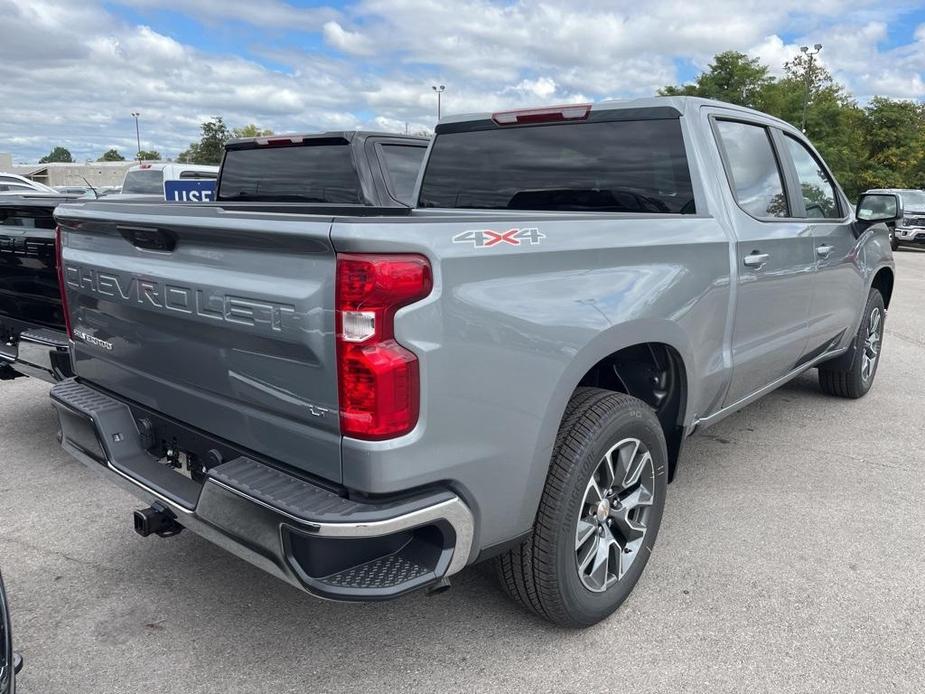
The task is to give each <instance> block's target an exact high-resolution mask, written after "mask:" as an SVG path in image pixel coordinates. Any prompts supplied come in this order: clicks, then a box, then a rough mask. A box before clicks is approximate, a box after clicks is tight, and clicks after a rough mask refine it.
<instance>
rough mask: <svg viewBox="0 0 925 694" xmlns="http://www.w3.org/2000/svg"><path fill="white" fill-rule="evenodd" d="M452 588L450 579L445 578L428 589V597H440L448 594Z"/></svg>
mask: <svg viewBox="0 0 925 694" xmlns="http://www.w3.org/2000/svg"><path fill="white" fill-rule="evenodd" d="M451 587H452V586H450V579H448V578H447V577H446V576H444V577H443V578H441V579H440V580H439V581H437V582H436V583H434V584H433V585H432V586H431V587H430V588H428V589H427V595H440V593H445V592H447V591H448V590H449V589H450V588H451Z"/></svg>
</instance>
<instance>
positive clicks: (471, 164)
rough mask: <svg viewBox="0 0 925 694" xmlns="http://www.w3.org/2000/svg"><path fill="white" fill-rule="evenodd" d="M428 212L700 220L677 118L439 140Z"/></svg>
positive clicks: (427, 182)
mask: <svg viewBox="0 0 925 694" xmlns="http://www.w3.org/2000/svg"><path fill="white" fill-rule="evenodd" d="M418 204H419V205H420V206H421V207H441V208H455V209H501V210H561V211H565V210H568V211H582V212H631V213H644V214H694V213H695V212H696V209H695V205H694V193H693V186H692V184H691V175H690V170H689V168H688V163H687V156H686V154H685V150H684V140H683V137H682V133H681V124H680V122H679V121H678V119H676V118H673V119H665V120H634V121H599V122H588V123H568V124H561V125H559V124H557V125H535V126H519V127H502V128H488V129H479V130H471V131H464V132H448V133H443V134H438V135H437V138H436V140H435V141H434V145H433V148H432V150H431V154H430V157H429V159H428V162H427V169H426V171H425V172H424V176H423V179H422V182H421V194H420V198H419V201H418Z"/></svg>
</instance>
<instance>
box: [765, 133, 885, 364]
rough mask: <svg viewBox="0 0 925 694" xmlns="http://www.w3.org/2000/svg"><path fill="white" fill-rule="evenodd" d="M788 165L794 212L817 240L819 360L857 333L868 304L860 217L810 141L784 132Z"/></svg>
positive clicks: (813, 331) (813, 343) (813, 308)
mask: <svg viewBox="0 0 925 694" xmlns="http://www.w3.org/2000/svg"><path fill="white" fill-rule="evenodd" d="M779 142H780V144H781V147H780V150H781V152H782V155H783V156H782V159H783V161H784V164H785V167H789V171H788V176H789V177H790V178H791V181H792V183H793V184H792V186H791V187H792V189H793V190H794V191H795V192H794V195H793V198H794V201H793V202H794V209H795V211H796V214H799V215H800V216H802V217H803V218H804V219H805V221H804V224H805V225H806V229H807V231H808V232H809V233H811V234H812V236H813V247H814V250H813V252H814V253H815V262H816V270H817V272H816V277H815V280H814V282H815V284H814V287H813V299H812V302H811V304H810V318H811V320H810V323H809V335H808V342H807V354H806V356H807V358H812V357H816V356H818V355H820V354H823V353H824V352H826V351H828V350H829V349H831V348H832V347H834V346H835V345H836V344H844V340H843V338H844V337H845V335H846V334H848V333H850V334H853V333H854V331H855V329H856V328H857V320H858V318H859V317H860V315H861V312H862V311H863V309H864V303H865V302H866V301H867V292H866V291H865V280H864V275H863V273H862V271H861V269H860V266H859V258H858V255H857V253H858V248H859V245H858V240H857V237H856V235H855V231H854V224H853V221H854V216H853V215H852V213H851V210H850V208H849V207H848V203H847V201H846V200H845V199H844V196H843V195H841V194H840V193H839V192H838V190H837V188H836V187H835V185H834V183H833V179H832V177H831V175H830V174H829V172H828V170H827V168H826V166H825V163H824V162H823V161H822V159H821V158H820V157H819V156H818V155H817V154H816V153H815V152H814V151H812V150H811V149H810V148H809V147H807V145H806V143H804V142H803V141H801V140H800V139H798V138H797V137H795V136H793V135H789V134H786V133H781V134H780V138H779Z"/></svg>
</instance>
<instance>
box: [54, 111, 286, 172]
mask: <svg viewBox="0 0 925 694" xmlns="http://www.w3.org/2000/svg"><path fill="white" fill-rule="evenodd" d="M200 132H201V137H200V140H199V142H192V143H190V146H189V147H187V148H186V149H185V150H183V151H182V152H180V154H178V155H177V159H176V160H177V161H178V162H181V163H184V164H215V165H218V164H220V163H221V161H222V154H223V153H224V151H225V143H226V142H228V141H229V140H232V139H234V138H238V137H260V136H261V135H272V134H273V131H272V130H266V129H264V128H259V127H257V126H256V125H254V124H253V123H251V124H249V125H245V126H244V127H243V128H232V129H229V128H228V126H226V125H225V121H224V120H223V119H222V117H221V116H216V117H215V118H212V119H211V120H208V121H206V122H205V123H203V124H202V125H201V126H200ZM134 159H137V160H139V161H160V159H161V153H160V152H158V151H156V150H142V151H140V152H138V153H137V154H136V155H135V157H134ZM97 161H125V157H124V156H122V154H121V153H120V152H119V150H117V149H115V148H113V149H108V150H106V151H105V152H103V154H102V155H101V156H100V157H99V159H97ZM53 162H54V163H57V162H64V163H68V164H70V163H74V157H73V156H71V152H70V150H68V149H67V148H66V147H60V146H58V147H53V148H52V150H51V152H49V153H48V154H46V155H45V156H44V157H42V158H41V159H39V164H50V163H53Z"/></svg>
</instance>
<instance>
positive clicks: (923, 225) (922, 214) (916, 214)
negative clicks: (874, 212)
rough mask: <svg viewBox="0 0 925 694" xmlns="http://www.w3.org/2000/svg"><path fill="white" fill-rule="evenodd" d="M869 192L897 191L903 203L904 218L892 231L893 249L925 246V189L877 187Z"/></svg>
mask: <svg viewBox="0 0 925 694" xmlns="http://www.w3.org/2000/svg"><path fill="white" fill-rule="evenodd" d="M867 192H868V193H895V194H896V195H898V196H899V199H900V200H902V203H903V218H902V219H900V220H898V221H897V222H896V228H895V229H892V230H891V231H890V245H891V246H892V247H893V250H894V251H895V250H897V249H898V248H899V247H900V246H925V190H913V189H910V188H876V189H873V190H868V191H867Z"/></svg>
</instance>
